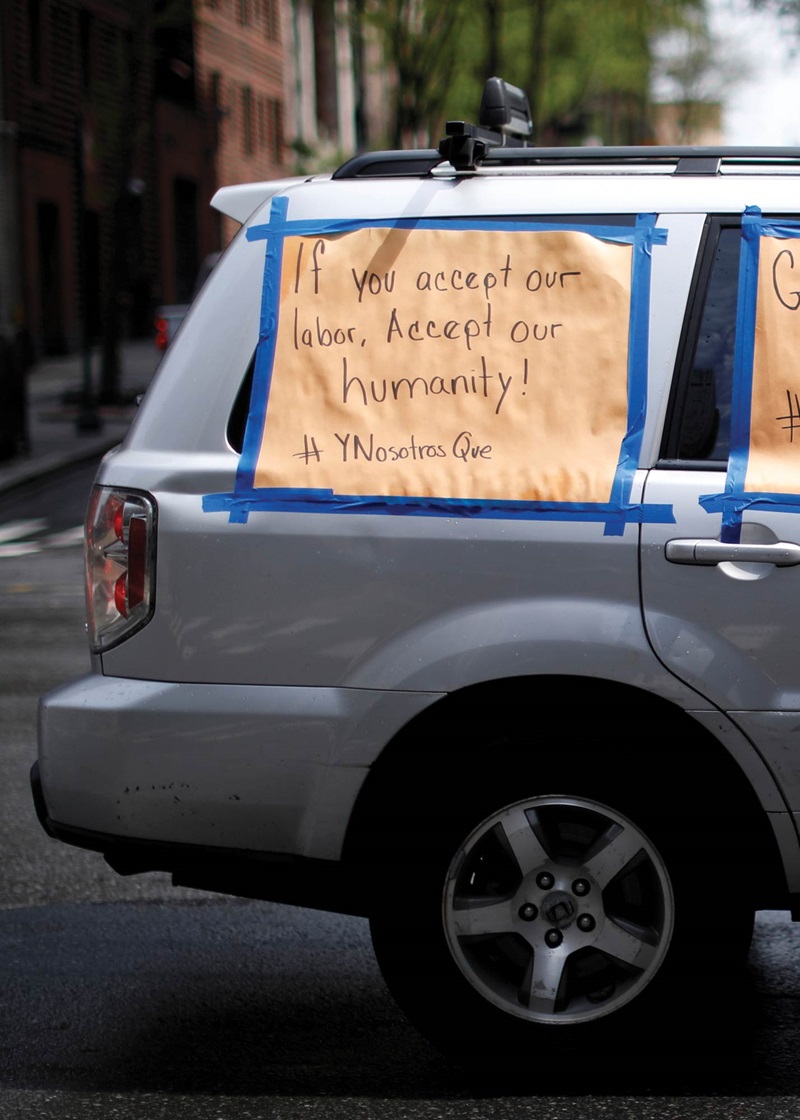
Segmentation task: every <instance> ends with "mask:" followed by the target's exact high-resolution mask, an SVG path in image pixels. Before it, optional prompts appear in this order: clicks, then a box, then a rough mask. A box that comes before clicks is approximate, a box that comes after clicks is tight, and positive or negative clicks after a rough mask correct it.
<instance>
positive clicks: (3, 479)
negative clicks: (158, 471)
mask: <svg viewBox="0 0 800 1120" xmlns="http://www.w3.org/2000/svg"><path fill="white" fill-rule="evenodd" d="M160 359H161V355H160V353H159V352H158V351H157V350H156V348H155V345H154V343H153V341H152V339H137V340H135V341H132V342H124V343H123V344H122V353H121V363H122V374H121V378H120V392H121V394H122V395H123V396H124V397H125V398H126V399H127V398H129V397H130V398H132V397H133V395H134V394H136V393H142V392H144V391H145V389H146V388H147V386H148V385H149V384H150V382H151V380H152V378H153V374H154V373H155V371H156V367H157V366H158V363H159V361H160ZM90 368H91V374H92V384H93V385H94V387H95V389H96V388H97V384H98V381H99V378H100V354H99V351H93V352H92V360H91V366H90ZM83 381H84V363H83V356H82V355H81V354H70V355H69V356H67V357H65V358H47V359H45V360H44V361H42V362H40V363H39V364H37V365H35V366H33V367H32V368H31V369H30V370H29V371H28V375H27V401H28V408H27V413H28V438H29V441H30V451H29V453H28V454H27V455H18V456H16V458H14V459H7V460H4V461H3V462H0V492H3V491H7V490H11V489H13V488H14V487H15V486H19V485H22V484H23V483H25V482H30V481H33V480H35V479H37V478H42V477H44V476H46V475H48V474H52V473H54V472H56V471H58V470H59V469H60V468H61V467H64V466H67V465H69V464H70V463H75V462H80V461H81V460H82V459H88V458H92V457H93V456H96V455H101V454H103V453H105V452H106V451H108V450H109V449H110V448H112V447H115V446H116V444H118V443H120V442H121V441H122V439H123V438H124V436H125V433H126V432H127V430H128V427H129V426H130V423H131V420H132V419H133V416H134V414H135V412H136V405H135V404H130V405H124V406H115V407H107V406H103V407H101V408H98V409H97V410H96V412H97V417H98V419H99V421H100V427H99V428H98V429H97V430H96V431H80V430H79V428H78V418H79V414H80V411H81V409H80V405H79V404H76V403H73V402H74V401H75V400H76V398H77V397H78V395H79V394H80V392H81V390H82V388H83Z"/></svg>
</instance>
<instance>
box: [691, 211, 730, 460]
mask: <svg viewBox="0 0 800 1120" xmlns="http://www.w3.org/2000/svg"><path fill="white" fill-rule="evenodd" d="M741 236H742V235H741V230H740V228H739V227H738V226H724V227H722V228H721V229H720V230H719V238H718V240H717V245H716V249H715V253H714V259H713V264H712V268H711V275H710V277H709V281H708V286H707V288H706V297H705V302H704V304H703V310H702V314H701V317H700V323H699V327H698V330H697V337H696V339H695V344H694V353H693V356H692V361H691V364H690V368H689V370H688V374H687V378H686V383H685V384H686V388H685V396H684V401H683V414H682V419H681V428H680V435H679V440H678V449H677V455H678V458H680V459H695V460H697V459H700V460H703V459H706V460H712V461H713V460H721V461H723V462H724V461H725V460H727V458H728V452H729V450H730V430H731V388H732V385H733V351H734V345H735V342H736V302H737V298H738V282H739V251H740V244H741Z"/></svg>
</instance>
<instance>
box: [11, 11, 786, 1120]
mask: <svg viewBox="0 0 800 1120" xmlns="http://www.w3.org/2000/svg"><path fill="white" fill-rule="evenodd" d="M798 46H800V0H752V2H748V0H669V2H663V0H559V2H558V3H556V0H528V2H526V3H522V2H520V0H485V2H484V3H482V4H477V3H473V2H472V0H417V2H416V3H415V4H411V5H409V4H407V3H402V2H400V0H386V2H384V3H379V4H372V3H369V2H367V0H129V2H122V0H0V639H1V640H0V711H1V712H2V723H1V724H0V728H1V731H0V856H1V857H2V858H0V990H2V993H3V999H2V1001H0V1118H3V1120H5V1117H8V1118H11V1117H13V1118H14V1120H17V1118H21V1120H27V1118H28V1117H30V1118H33V1117H36V1118H44V1120H50V1118H52V1120H56V1118H58V1120H73V1118H75V1120H83V1118H84V1117H90V1116H91V1117H95V1116H102V1117H119V1118H121V1120H125V1118H136V1120H138V1118H141V1120H158V1118H159V1117H167V1116H169V1117H170V1118H171V1120H172V1118H182V1117H187V1118H188V1117H191V1118H192V1120H195V1118H199V1120H205V1118H208V1120H229V1118H230V1120H234V1118H236V1120H240V1118H248V1117H269V1118H276V1120H279V1118H284V1117H287V1118H288V1117H303V1116H309V1115H320V1116H323V1115H324V1116H325V1117H326V1118H329V1117H337V1116H341V1117H362V1116H363V1117H369V1118H372V1117H380V1118H382V1117H392V1118H395V1117H397V1118H400V1117H403V1118H407V1117H413V1118H423V1117H431V1118H433V1117H436V1118H442V1117H459V1118H461V1117H489V1116H491V1117H500V1118H505V1117H523V1116H531V1117H536V1118H537V1120H557V1118H558V1120H562V1118H563V1117H564V1116H566V1115H568V1116H569V1117H570V1118H571V1120H584V1118H585V1120H590V1118H591V1120H598V1118H600V1117H614V1118H619V1117H631V1118H632V1120H633V1118H635V1120H643V1118H647V1117H654V1118H655V1117H658V1118H663V1117H668V1116H669V1117H672V1116H674V1117H681V1118H682V1120H688V1118H692V1117H698V1118H700V1117H702V1118H703V1120H706V1118H715V1117H733V1116H737V1117H739V1116H741V1117H748V1118H750V1117H753V1118H755V1117H764V1118H769V1120H778V1118H788V1117H800V1070H799V1069H798V1065H797V1058H796V1055H797V1052H798V1049H799V1048H800V927H799V926H794V925H792V924H791V923H790V922H789V920H788V916H787V915H784V914H776V913H771V912H770V913H766V914H762V915H760V916H759V918H758V922H757V928H756V938H755V942H754V948H753V951H752V954H751V960H750V964H749V966H748V970H747V972H746V975H745V976H744V978H743V980H742V982H741V983H740V984H739V985H737V986H736V988H735V990H732V991H731V992H730V993H729V999H727V1000H725V1001H724V1002H722V1003H720V1002H714V1003H713V1004H712V1005H709V1004H708V1003H707V1002H706V1000H705V998H704V994H703V993H702V992H697V993H696V994H695V998H694V1002H693V1003H692V1013H691V1014H690V1015H688V1016H687V1022H686V1023H685V1024H684V1025H683V1029H682V1030H681V1032H680V1033H679V1035H678V1033H677V1032H676V1038H675V1040H674V1047H671V1048H670V1049H669V1050H665V1049H664V1048H663V1047H662V1048H653V1049H652V1050H650V1051H649V1052H648V1050H647V1047H646V1044H645V1046H644V1056H642V1055H641V1054H640V1055H637V1056H633V1055H629V1054H620V1055H619V1056H618V1059H617V1060H616V1061H615V1063H614V1064H613V1065H611V1066H607V1067H605V1068H593V1069H574V1070H571V1071H570V1073H569V1076H568V1077H566V1078H564V1077H561V1078H560V1079H559V1077H557V1076H556V1075H555V1074H554V1071H549V1070H542V1069H541V1068H539V1067H538V1066H537V1064H536V1060H535V1055H532V1059H531V1064H530V1069H526V1070H520V1071H519V1074H520V1076H519V1079H518V1080H514V1079H508V1078H507V1077H505V1078H502V1079H501V1078H498V1076H497V1074H496V1073H495V1071H494V1069H493V1061H492V1055H491V1053H488V1054H487V1055H486V1062H485V1064H484V1066H483V1068H480V1069H475V1068H473V1069H470V1070H464V1069H461V1068H454V1067H451V1066H449V1065H447V1064H446V1063H444V1062H443V1061H442V1060H441V1059H440V1058H439V1057H438V1056H437V1055H436V1054H435V1053H434V1052H433V1051H432V1050H431V1049H430V1047H428V1045H427V1044H426V1043H425V1042H424V1041H423V1040H422V1039H421V1038H420V1037H419V1036H418V1035H417V1034H416V1033H415V1032H414V1031H413V1029H412V1028H411V1027H410V1025H409V1024H408V1023H407V1022H406V1021H405V1019H404V1018H403V1016H402V1015H401V1013H400V1012H399V1010H398V1009H397V1008H396V1006H395V1005H394V1003H393V1002H392V1000H391V998H390V997H389V995H388V992H387V990H386V988H385V986H384V984H383V981H382V979H381V977H380V974H379V972H378V969H377V966H376V964H375V960H374V957H373V955H372V950H371V947H370V942H369V935H368V929H367V926H366V923H365V922H364V921H362V920H360V919H355V918H346V917H338V916H334V915H328V914H321V913H319V912H314V911H305V910H299V909H293V908H291V907H281V906H276V905H272V904H269V903H258V902H249V901H243V900H237V899H229V898H222V897H215V896H210V895H203V894H201V893H200V892H193V891H188V890H177V889H175V888H173V887H172V886H171V885H170V882H169V879H168V877H167V876H162V875H156V874H150V875H144V876H134V877H131V878H121V877H119V876H117V875H116V874H115V873H113V872H112V871H111V870H110V869H109V868H108V867H107V866H106V865H105V863H104V862H103V860H102V857H101V856H99V855H97V854H94V853H90V852H84V851H81V850H79V849H77V848H68V847H66V846H65V845H61V844H58V843H56V842H54V841H51V840H50V839H48V837H47V836H46V835H45V834H44V832H43V831H42V830H41V828H40V826H39V824H38V822H37V821H36V818H35V815H34V811H33V805H32V801H31V796H30V790H29V784H28V772H29V769H30V765H31V763H32V762H33V760H34V758H35V754H36V718H37V701H38V697H39V696H40V695H41V694H42V693H44V692H46V691H49V690H50V689H52V688H54V687H56V686H58V685H59V684H60V683H62V682H63V681H66V680H68V679H69V678H71V677H74V676H76V675H78V674H80V673H82V672H84V671H85V670H86V668H87V666H88V658H89V655H88V648H87V642H86V634H85V630H84V613H83V611H84V607H83V573H82V521H83V515H84V510H85V505H86V501H87V498H88V494H89V490H90V487H91V484H92V479H93V477H94V474H95V471H96V469H97V465H98V463H99V460H100V457H101V456H102V455H103V454H104V453H105V452H106V451H108V450H109V449H110V448H112V447H113V446H115V445H116V444H118V443H119V442H120V441H121V440H122V439H123V438H124V436H125V433H126V431H127V430H128V427H129V425H130V423H131V422H132V420H133V418H134V416H135V412H136V398H137V397H138V396H139V395H140V394H141V393H143V392H146V390H147V387H148V385H149V384H150V382H151V381H152V379H153V377H154V376H155V375H156V370H157V367H158V364H159V361H160V360H161V357H162V354H163V347H164V345H165V344H166V343H167V341H168V336H169V335H170V333H171V327H172V325H173V324H175V323H177V322H179V320H180V318H181V316H182V315H183V314H184V313H185V311H186V308H187V305H188V302H189V301H190V299H191V297H192V294H193V292H194V290H195V287H196V284H197V280H198V275H199V274H201V271H202V266H203V263H204V262H207V261H209V259H212V260H213V259H214V257H215V255H216V254H218V253H219V252H221V251H223V250H224V248H225V246H226V245H227V244H228V242H229V241H230V239H231V237H232V236H234V234H235V231H236V224H235V223H234V222H232V221H231V220H230V219H227V218H226V219H223V218H222V216H221V215H219V214H217V213H216V212H215V211H214V210H213V209H212V208H211V206H210V201H211V199H212V197H213V195H214V193H215V191H216V190H217V188H219V187H220V186H224V185H227V184H230V183H234V182H247V181H258V180H263V179H270V178H276V177H283V176H291V175H307V174H313V173H325V172H328V171H330V170H332V169H333V168H335V167H336V166H338V165H339V164H340V163H341V162H343V161H344V160H345V159H347V158H349V157H351V156H352V155H354V154H356V153H357V152H360V151H363V150H366V149H369V148H376V147H381V146H388V147H409V146H422V147H427V146H435V145H436V143H437V142H438V139H439V137H440V136H441V135H442V133H443V130H444V123H445V121H446V120H448V119H450V118H457V119H474V118H475V117H476V116H477V109H478V102H479V99H480V92H481V89H482V87H483V81H484V79H485V78H486V77H487V76H489V75H491V74H501V75H502V76H503V77H505V78H507V79H508V80H509V81H511V82H513V83H515V84H518V85H520V86H522V87H524V88H525V89H527V91H528V93H529V95H530V99H531V106H532V111H533V117H534V121H535V140H536V142H537V143H540V144H543V145H556V146H558V145H562V146H563V145H585V144H591V145H597V144H647V145H656V144H662V145H674V144H678V143H680V144H687V143H688V144H698V145H704V144H709V145H718V144H721V143H733V144H747V145H759V144H779V145H784V144H796V143H800V123H798V118H797V109H796V105H797V96H796V94H797V91H798V79H797V77H796V63H795V60H794V53H793V52H794V51H796V49H797V48H798ZM798 157H799V158H800V153H798ZM168 325H169V326H168ZM709 873H710V872H709ZM723 920H724V916H723ZM645 1042H646V1040H645Z"/></svg>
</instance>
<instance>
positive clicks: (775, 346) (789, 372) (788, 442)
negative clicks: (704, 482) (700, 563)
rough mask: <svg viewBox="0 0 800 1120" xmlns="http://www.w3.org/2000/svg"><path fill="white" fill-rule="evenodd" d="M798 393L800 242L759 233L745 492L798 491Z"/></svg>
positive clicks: (799, 385)
mask: <svg viewBox="0 0 800 1120" xmlns="http://www.w3.org/2000/svg"><path fill="white" fill-rule="evenodd" d="M799 392H800V241H798V240H796V239H794V238H777V237H762V238H761V241H760V247H759V260H758V294H757V298H756V332H755V348H754V352H753V390H752V401H751V415H750V451H749V456H748V461H747V474H746V477H745V491H747V492H749V493H759V494H761V493H768V494H800V405H799V404H798V393H799Z"/></svg>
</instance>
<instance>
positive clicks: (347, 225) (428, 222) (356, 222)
mask: <svg viewBox="0 0 800 1120" xmlns="http://www.w3.org/2000/svg"><path fill="white" fill-rule="evenodd" d="M276 201H282V202H285V201H287V200H286V199H280V200H279V199H275V200H273V204H274V202H276ZM639 218H640V222H641V220H642V219H644V218H648V219H652V221H651V227H652V228H651V229H650V231H649V233H650V238H649V244H650V245H653V244H666V240H667V237H666V234H667V231H666V230H657V229H655V216H654V215H640V216H639ZM360 229H442V230H457V231H464V230H498V231H499V232H502V233H515V232H520V231H526V230H527V231H533V232H539V233H546V232H548V231H550V232H555V233H559V232H562V231H563V230H574V231H575V232H577V233H591V235H592V236H593V237H597V238H598V239H599V240H601V241H613V242H616V243H618V244H620V245H633V244H636V243H637V242H638V241H640V240H641V239H642V233H643V232H647V231H646V229H645V226H644V225H640V223H639V222H637V225H636V226H634V227H631V228H626V227H622V226H600V225H597V226H587V225H585V224H583V225H582V224H580V223H575V224H574V225H571V224H570V223H568V222H567V223H564V222H559V223H554V222H542V221H536V222H532V221H526V220H525V219H522V218H499V219H498V220H497V221H494V220H489V219H477V218H370V219H366V218H347V219H345V218H340V219H336V220H333V219H325V220H323V219H306V220H303V221H293V222H286V224H285V226H284V227H279V226H277V225H276V224H275V222H274V221H273V219H272V217H270V221H269V223H268V224H265V225H260V226H252V227H251V228H250V229H248V231H247V240H248V241H264V240H266V241H269V240H271V239H273V238H274V237H276V235H277V237H279V238H282V237H315V236H319V237H326V236H328V237H332V236H335V235H336V234H341V233H354V232H355V231H356V230H360Z"/></svg>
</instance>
